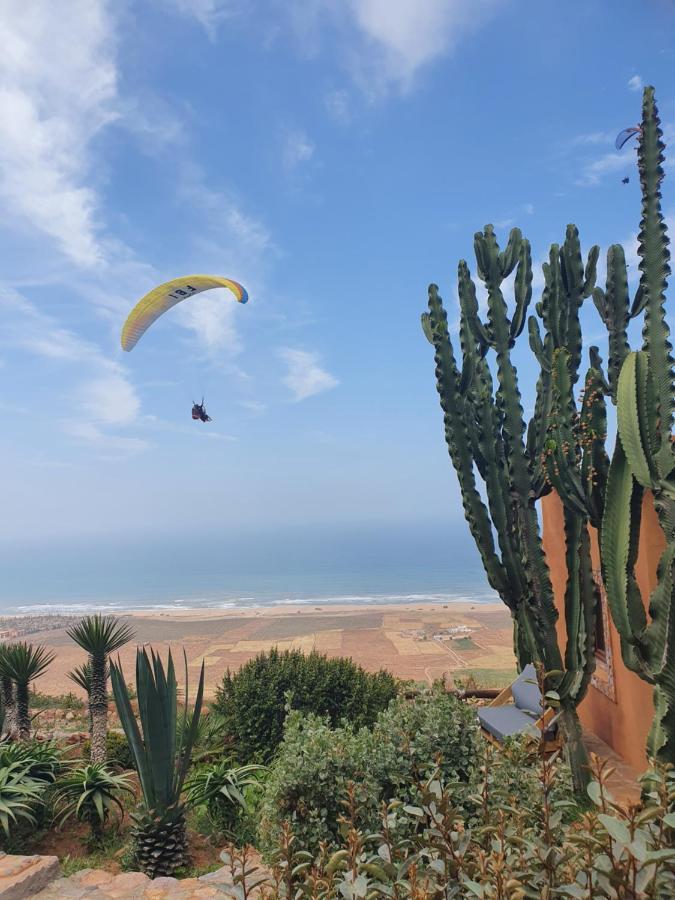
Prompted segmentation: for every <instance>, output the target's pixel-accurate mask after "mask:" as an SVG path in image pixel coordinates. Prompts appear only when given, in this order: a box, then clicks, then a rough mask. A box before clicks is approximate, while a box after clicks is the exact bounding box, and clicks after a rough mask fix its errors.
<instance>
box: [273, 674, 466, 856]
mask: <svg viewBox="0 0 675 900" xmlns="http://www.w3.org/2000/svg"><path fill="white" fill-rule="evenodd" d="M479 740H480V738H479V734H478V726H477V723H476V717H475V713H474V711H473V710H472V709H471V707H469V706H467V704H465V703H462V702H461V701H460V700H458V699H457V698H456V697H453V696H452V695H450V694H447V693H445V692H443V691H441V690H434V691H427V692H426V693H424V694H422V695H421V696H420V697H419V698H418V699H417V700H416V701H415V702H414V703H411V702H408V701H406V700H404V699H403V698H400V699H398V700H396V701H395V702H394V703H392V704H391V705H390V706H389V708H388V709H386V710H384V711H383V712H381V713H380V715H379V716H378V719H377V721H376V723H375V726H374V728H372V729H368V728H361V729H358V730H357V729H355V728H354V727H353V726H351V725H344V726H341V727H338V728H335V729H333V728H331V727H330V724H329V722H328V720H323V719H320V718H319V717H318V716H314V715H309V716H303V715H302V714H301V713H299V712H297V711H293V712H292V713H291V714H290V716H289V718H288V719H287V721H286V730H285V735H284V741H283V743H282V744H281V746H280V748H279V752H278V754H277V756H276V758H275V760H274V762H273V763H272V766H271V769H270V777H269V780H268V782H267V787H266V790H265V796H264V800H263V803H262V806H261V815H260V829H259V835H260V840H261V844H262V846H263V848H264V849H266V850H268V851H269V850H270V849H271V848H272V847H273V846H274V845H275V843H276V842H277V841H278V840H279V838H280V835H281V833H282V826H283V822H284V821H288V822H289V823H290V825H291V828H292V829H293V833H294V835H295V839H296V843H297V845H298V847H301V848H302V849H306V850H309V851H311V852H316V850H317V848H318V846H319V844H320V843H321V842H322V841H326V842H328V843H335V842H336V841H337V840H338V837H339V831H340V823H339V817H340V815H341V813H342V812H343V810H342V806H341V802H342V798H343V797H344V795H345V791H346V789H347V785H348V784H349V783H354V784H355V785H356V786H357V790H358V794H359V797H360V803H359V825H360V826H361V827H363V828H365V829H366V830H368V829H370V828H375V827H376V826H377V823H378V821H379V815H380V808H381V804H382V803H383V802H388V801H389V800H391V799H392V797H394V796H396V797H398V798H399V799H400V800H401V801H402V802H405V803H416V802H417V800H418V793H419V787H418V784H419V783H420V782H423V781H425V780H426V779H427V778H428V777H429V775H430V774H431V772H433V771H435V770H436V768H438V770H439V771H440V772H441V773H442V775H443V776H444V777H445V778H447V779H448V780H451V781H453V782H464V784H465V787H464V793H465V794H466V795H467V796H468V794H469V784H468V783H469V778H470V774H471V772H472V769H473V767H474V766H475V765H476V759H477V756H478V749H477V748H478V742H479Z"/></svg>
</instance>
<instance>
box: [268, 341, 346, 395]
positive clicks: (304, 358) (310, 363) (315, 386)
mask: <svg viewBox="0 0 675 900" xmlns="http://www.w3.org/2000/svg"><path fill="white" fill-rule="evenodd" d="M279 356H280V357H281V359H282V360H283V361H284V362H285V363H286V366H287V372H286V374H285V375H284V377H283V378H282V381H283V383H284V384H285V385H286V387H287V388H288V389H289V390H290V391H291V392H292V393H293V399H294V400H296V401H298V400H306V399H307V397H313V396H314V395H315V394H321V393H323V391H328V390H330V389H331V388H334V387H337V385H338V384H339V381H338V379H337V378H335V376H334V375H331V374H330V372H327V371H326V370H325V369H322V368H321V366H320V365H319V354H318V353H312V352H310V351H308V350H293V349H291V348H288V347H286V348H284V349H282V350H280V351H279Z"/></svg>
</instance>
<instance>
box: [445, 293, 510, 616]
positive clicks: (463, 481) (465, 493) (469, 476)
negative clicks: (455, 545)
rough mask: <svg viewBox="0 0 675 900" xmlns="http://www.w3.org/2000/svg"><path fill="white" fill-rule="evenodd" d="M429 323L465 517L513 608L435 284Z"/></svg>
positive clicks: (485, 562) (492, 575) (497, 585)
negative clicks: (476, 469) (480, 487)
mask: <svg viewBox="0 0 675 900" xmlns="http://www.w3.org/2000/svg"><path fill="white" fill-rule="evenodd" d="M429 321H430V324H431V334H432V337H433V341H434V351H435V354H434V357H435V361H436V386H437V389H438V393H439V397H440V400H441V408H442V410H443V419H444V424H445V438H446V443H447V446H448V451H449V453H450V457H451V459H452V462H453V465H454V467H455V471H456V472H457V477H458V480H459V484H460V489H461V494H462V503H463V505H464V514H465V516H466V520H467V522H468V524H469V528H470V530H471V534H472V536H473V538H474V541H475V543H476V546H477V547H478V551H479V553H480V555H481V559H482V562H483V566H484V568H485V571H486V574H487V577H488V581H489V582H490V585H491V587H492V588H494V590H496V591H497V593H498V594H499V595H500V597H501V598H502V600H504V602H505V603H506V604H507V606H509V608H510V609H513V608H514V607H515V601H514V599H513V598H512V596H511V594H510V591H509V585H508V581H507V578H506V573H505V571H504V568H503V566H502V564H501V561H500V560H499V557H498V556H497V554H496V553H495V548H494V539H493V536H492V526H491V523H490V519H489V516H488V512H487V509H486V507H485V504H484V503H483V501H482V499H481V497H480V494H479V492H478V490H477V488H476V479H475V475H474V472H473V459H472V455H471V442H470V438H469V435H468V433H467V429H466V427H465V423H464V420H463V418H462V415H461V402H460V401H461V396H460V393H459V381H460V375H459V371H458V369H457V363H456V360H455V355H454V353H453V350H452V343H451V341H450V336H449V333H448V321H447V315H446V312H445V310H444V309H443V301H442V299H441V297H440V295H439V293H438V288H437V286H436V285H435V284H432V285H430V286H429Z"/></svg>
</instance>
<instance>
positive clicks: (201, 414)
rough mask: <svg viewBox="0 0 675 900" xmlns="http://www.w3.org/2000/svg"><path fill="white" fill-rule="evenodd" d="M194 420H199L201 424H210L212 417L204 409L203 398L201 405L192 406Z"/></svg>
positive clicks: (194, 404)
mask: <svg viewBox="0 0 675 900" xmlns="http://www.w3.org/2000/svg"><path fill="white" fill-rule="evenodd" d="M192 418H193V419H199V420H200V421H201V422H210V421H211V416H210V415H208V413H207V412H206V410H205V409H204V398H203V397H202V402H201V403H193V404H192Z"/></svg>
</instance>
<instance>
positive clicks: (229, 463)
mask: <svg viewBox="0 0 675 900" xmlns="http://www.w3.org/2000/svg"><path fill="white" fill-rule="evenodd" d="M0 34H1V35H2V46H3V54H2V59H1V60H0V68H1V71H2V77H1V78H0V209H1V211H2V213H1V219H0V223H1V240H0V316H1V317H2V326H1V327H0V410H1V411H2V413H3V426H2V429H0V466H1V471H2V477H1V479H0V483H1V484H2V487H1V488H0V497H1V502H2V515H1V516H0V540H5V541H6V540H8V539H14V538H19V539H20V538H25V537H33V538H38V539H41V538H50V537H52V536H54V535H57V534H61V535H66V536H67V535H81V534H94V535H96V534H98V535H102V536H105V535H115V534H121V533H125V532H126V533H132V534H133V533H137V532H145V533H149V534H153V535H161V534H165V533H174V534H178V535H179V534H182V533H186V532H189V533H198V532H199V533H202V532H207V531H209V530H211V529H215V528H217V529H219V530H220V531H221V532H224V533H226V532H227V531H228V530H229V531H237V530H242V531H245V532H246V533H254V532H255V531H256V529H269V528H270V526H272V527H274V526H280V525H284V524H288V525H289V526H292V527H293V528H294V529H296V528H300V529H302V528H307V529H313V528H317V527H320V526H325V525H326V524H327V523H331V524H332V525H341V526H343V527H344V528H349V527H350V526H351V525H359V526H368V527H370V526H372V525H377V523H379V522H388V523H407V525H408V526H409V527H413V528H414V527H415V524H416V523H429V522H434V521H438V522H441V523H451V522H454V521H456V522H457V523H460V522H461V520H462V510H461V504H460V502H459V498H458V492H457V488H456V483H455V479H454V475H453V472H452V469H451V466H450V463H449V461H448V458H447V453H446V450H445V446H444V442H443V434H442V421H441V415H440V410H439V407H438V401H437V396H436V392H435V387H434V377H433V358H432V355H431V352H430V348H429V346H428V345H427V343H426V341H425V340H424V338H423V336H422V334H421V330H420V327H419V315H420V312H421V311H422V310H423V309H424V307H425V303H426V288H427V285H428V283H429V282H430V281H435V282H438V283H439V285H440V286H441V290H442V293H443V294H444V296H445V297H446V298H447V300H448V304H449V306H450V307H451V314H452V307H453V305H454V302H455V301H454V296H455V282H456V264H457V260H458V259H459V258H462V257H466V258H467V259H469V262H470V264H471V265H472V268H473V259H472V255H471V253H472V237H473V233H474V231H475V230H477V229H478V228H481V227H482V226H483V225H484V224H485V223H486V222H493V223H494V224H495V226H496V227H497V229H498V231H499V234H500V235H501V236H502V237H503V238H506V236H507V234H508V230H509V228H510V227H512V226H513V225H518V226H520V227H521V228H522V230H523V232H524V233H525V234H526V235H527V236H528V237H529V238H530V240H531V242H532V246H533V256H534V259H535V260H536V261H537V266H538V269H539V267H540V263H541V260H542V259H543V258H544V257H545V254H546V253H547V249H548V245H549V244H550V242H551V241H556V240H562V239H563V237H564V230H565V226H566V224H567V223H568V222H570V221H573V222H575V223H576V224H577V225H578V226H579V228H580V231H581V237H582V241H583V245H584V248H585V250H587V249H588V247H589V246H590V245H591V243H599V244H600V245H601V247H602V248H603V252H604V249H605V248H606V247H607V245H608V244H609V243H611V242H617V241H619V242H622V243H624V245H625V247H626V250H627V253H628V256H629V260H630V262H631V271H632V272H633V273H636V271H637V265H636V259H635V246H634V245H635V234H636V232H637V227H638V221H639V192H638V184H637V176H636V173H635V159H634V152H633V151H632V150H630V149H628V148H626V149H625V150H624V152H623V153H621V154H619V153H617V152H616V151H615V150H614V147H613V139H614V136H615V134H616V133H617V132H618V131H619V130H620V129H621V128H623V127H626V126H628V125H631V124H634V123H635V122H636V121H638V119H639V115H640V103H641V94H640V89H641V87H642V85H643V84H649V83H652V84H655V86H656V89H657V101H658V103H659V108H660V112H661V117H662V121H663V124H664V129H665V131H666V135H667V137H668V136H670V137H671V138H672V137H673V136H675V89H674V87H673V85H674V83H675V82H674V79H673V74H674V73H675V4H674V3H672V2H667V0H635V2H628V0H602V2H600V0H585V2H570V3H567V4H564V6H561V4H560V3H559V2H553V0H342V2H339V0H259V2H254V0H248V2H246V0H142V2H141V0H137V2H132V0H116V2H112V0H111V2H105V0H64V2H58V3H55V2H53V0H30V2H29V3H25V2H18V0H0ZM672 159H675V155H673V156H672V157H671V162H672ZM669 172H670V173H671V178H672V173H673V169H672V167H669ZM625 175H629V176H630V178H631V181H630V184H628V185H626V186H624V185H622V184H621V179H622V178H623V177H624V176H625ZM674 197H675V195H674V194H673V191H672V188H671V184H670V179H667V181H666V183H665V186H664V198H665V199H664V203H665V209H666V211H667V212H668V213H671V212H672V210H673V209H675V205H674V204H675V200H674ZM197 272H205V273H217V274H223V275H226V276H229V277H232V278H235V279H237V280H239V281H241V282H242V283H243V284H244V285H246V287H247V288H248V291H249V294H250V302H249V304H248V305H247V306H241V305H239V304H235V303H234V302H233V301H232V300H231V297H230V296H229V295H226V294H224V293H221V292H213V293H212V294H211V295H201V296H200V297H198V298H196V299H195V300H193V301H191V302H188V303H186V304H184V305H183V308H181V309H175V310H173V311H172V312H170V313H169V314H168V315H166V316H165V317H164V319H163V320H162V321H161V323H158V325H157V326H156V327H155V328H153V330H152V331H151V332H149V333H148V334H147V335H146V336H145V337H144V338H143V340H142V341H141V342H140V343H139V345H138V346H137V348H136V349H135V350H134V351H133V352H132V353H131V354H125V353H123V352H122V351H121V349H120V347H119V332H120V329H121V325H122V323H123V321H124V318H125V316H126V314H127V313H128V311H129V309H130V308H131V307H132V305H133V304H134V302H135V301H136V300H137V299H139V298H140V296H141V295H142V294H143V293H145V292H146V291H147V290H148V289H149V288H150V287H152V286H154V285H155V284H157V283H159V282H161V281H163V280H165V279H167V278H170V277H173V276H176V275H180V274H188V273H197ZM540 287H541V277H540V274H537V275H536V277H535V299H536V293H537V291H538V290H540ZM585 316H586V321H587V323H588V324H587V333H588V334H589V335H590V336H591V337H592V338H597V337H598V336H599V335H601V334H602V327H601V325H600V323H599V322H598V320H597V317H596V316H595V311H594V310H593V308H592V307H590V308H589V309H588V310H586V312H585ZM522 360H523V362H522V368H521V373H522V379H523V384H524V387H525V388H526V389H527V387H528V386H529V387H531V382H532V380H533V379H534V369H533V368H532V367H531V365H530V364H529V363H528V362H527V353H526V352H525V351H524V352H523V354H522ZM202 394H203V395H204V396H205V397H206V401H207V406H208V409H209V412H210V414H211V415H212V417H213V422H212V423H211V424H209V425H202V424H201V423H194V422H192V420H191V419H190V405H191V402H192V400H193V399H195V400H196V399H200V398H201V396H202ZM461 527H463V526H461Z"/></svg>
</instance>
